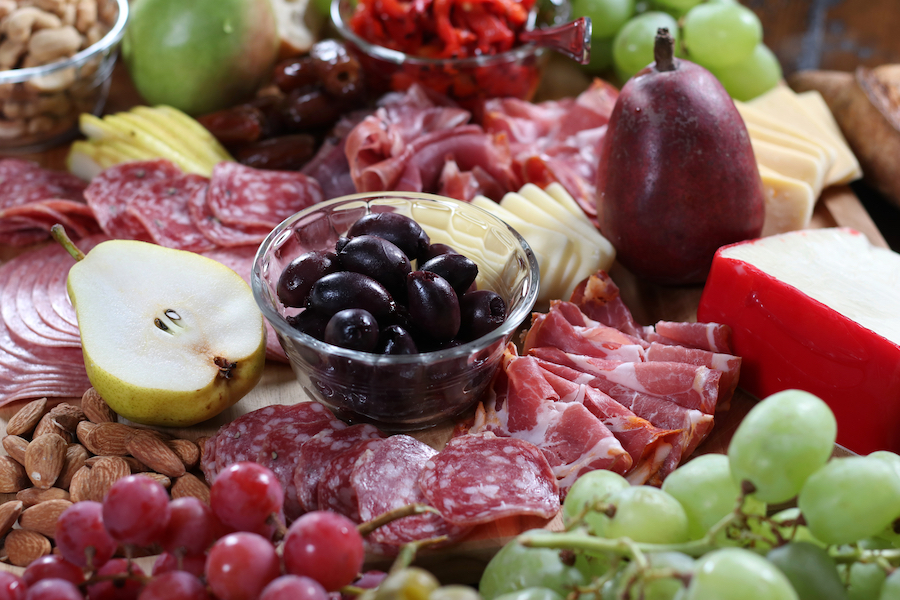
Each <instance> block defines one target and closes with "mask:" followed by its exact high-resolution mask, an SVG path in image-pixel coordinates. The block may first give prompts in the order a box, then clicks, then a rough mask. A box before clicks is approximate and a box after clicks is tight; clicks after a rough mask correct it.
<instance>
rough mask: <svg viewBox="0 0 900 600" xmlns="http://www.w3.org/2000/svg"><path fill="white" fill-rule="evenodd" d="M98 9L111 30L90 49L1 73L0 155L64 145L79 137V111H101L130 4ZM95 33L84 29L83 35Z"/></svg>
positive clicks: (112, 1)
mask: <svg viewBox="0 0 900 600" xmlns="http://www.w3.org/2000/svg"><path fill="white" fill-rule="evenodd" d="M98 5H99V11H98V12H99V16H98V19H103V17H104V16H107V19H106V20H107V21H108V22H107V23H105V25H106V26H108V27H109V29H108V31H106V33H105V34H103V35H102V37H100V39H99V40H97V41H96V42H94V43H93V44H92V45H90V46H89V47H87V48H85V49H84V50H81V51H79V52H78V53H76V54H74V55H73V56H71V57H69V58H66V59H64V60H59V61H56V62H51V63H48V64H44V65H38V66H30V67H27V68H18V69H7V70H0V153H2V154H15V153H26V152H41V151H43V150H46V149H48V148H51V147H53V146H57V145H59V144H62V143H64V142H67V141H69V140H70V139H72V138H74V137H75V136H76V135H77V133H78V116H79V115H80V114H81V113H92V114H99V113H100V112H101V111H102V110H103V106H104V104H106V98H107V96H108V94H109V85H110V79H111V76H112V71H113V66H114V65H115V62H116V57H117V54H118V52H117V49H118V43H119V41H120V40H121V39H122V35H123V33H124V31H125V25H126V24H127V22H128V0H106V3H105V4H104V3H102V2H98ZM107 13H109V14H108V15H107ZM95 33H96V30H94V31H92V30H88V34H85V37H86V38H87V39H90V35H93V34H95ZM96 35H98V36H99V33H96ZM26 60H27V56H26Z"/></svg>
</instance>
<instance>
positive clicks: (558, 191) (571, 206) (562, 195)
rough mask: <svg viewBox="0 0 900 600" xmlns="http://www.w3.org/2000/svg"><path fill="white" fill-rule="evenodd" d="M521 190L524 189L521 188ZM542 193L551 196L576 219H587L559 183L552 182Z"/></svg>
mask: <svg viewBox="0 0 900 600" xmlns="http://www.w3.org/2000/svg"><path fill="white" fill-rule="evenodd" d="M522 189H525V188H524V187H523V188H522ZM544 191H545V192H547V193H548V194H550V195H551V196H553V198H554V199H555V200H556V201H557V202H559V203H560V204H561V205H562V206H563V208H565V209H566V210H567V211H569V212H570V213H572V214H573V215H575V216H576V217H579V218H585V219H586V218H587V215H585V214H584V211H583V210H581V207H580V206H578V202H576V201H575V198H573V197H572V195H571V194H570V193H569V192H567V191H566V188H564V187H563V186H562V184H561V183H558V182H556V181H554V182H553V183H551V184H550V185H548V186H547V187H546V188H544ZM520 192H521V190H520Z"/></svg>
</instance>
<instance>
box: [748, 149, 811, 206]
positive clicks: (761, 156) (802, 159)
mask: <svg viewBox="0 0 900 600" xmlns="http://www.w3.org/2000/svg"><path fill="white" fill-rule="evenodd" d="M750 143H751V144H752V145H753V153H754V154H755V155H756V162H757V163H758V164H760V165H763V166H765V167H768V168H770V169H772V170H773V171H775V172H777V173H780V174H782V175H785V176H786V177H790V178H792V179H799V180H800V181H805V182H806V183H808V184H809V186H810V187H811V188H812V190H813V194H815V196H816V198H818V197H819V194H820V193H821V192H822V183H823V182H824V181H825V173H826V171H825V165H824V162H818V161H816V159H814V158H813V157H812V156H810V155H809V154H804V153H803V152H800V151H799V150H793V149H791V148H785V147H784V146H779V145H778V144H773V143H772V142H766V141H763V140H755V139H753V136H751V137H750Z"/></svg>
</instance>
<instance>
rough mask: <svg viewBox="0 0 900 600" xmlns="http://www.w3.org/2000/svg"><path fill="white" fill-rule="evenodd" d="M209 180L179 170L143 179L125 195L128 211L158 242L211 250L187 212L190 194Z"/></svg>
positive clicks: (181, 248)
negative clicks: (151, 178)
mask: <svg viewBox="0 0 900 600" xmlns="http://www.w3.org/2000/svg"><path fill="white" fill-rule="evenodd" d="M101 175H102V174H101ZM208 183H209V180H208V179H207V178H206V177H203V176H201V175H196V174H193V173H181V172H180V171H179V172H178V174H177V175H173V176H172V177H169V178H166V179H158V180H145V181H144V185H143V186H142V187H141V188H140V190H134V193H133V195H132V196H131V197H129V198H127V199H126V202H127V205H128V206H127V211H128V213H129V214H131V215H133V216H134V217H135V218H136V219H137V220H138V221H140V222H141V224H142V225H143V226H144V228H145V229H146V230H147V232H148V233H149V234H150V237H151V238H152V239H153V242H154V243H156V244H159V245H160V246H166V247H167V248H176V249H178V250H187V251H189V252H203V251H205V250H212V249H213V248H214V247H215V245H214V244H213V243H212V242H210V241H209V240H208V239H206V237H205V236H204V235H203V234H202V233H201V232H200V230H199V229H197V226H196V225H194V222H193V221H192V220H191V215H190V213H189V212H188V200H189V199H190V197H191V195H192V194H193V193H194V192H195V191H196V190H198V189H203V188H205V187H206V186H207V185H208Z"/></svg>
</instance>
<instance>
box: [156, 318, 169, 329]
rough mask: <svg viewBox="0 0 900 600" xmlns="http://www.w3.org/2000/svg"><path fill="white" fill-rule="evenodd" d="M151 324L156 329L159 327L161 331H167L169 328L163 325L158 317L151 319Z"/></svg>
mask: <svg viewBox="0 0 900 600" xmlns="http://www.w3.org/2000/svg"><path fill="white" fill-rule="evenodd" d="M153 324H154V325H156V326H157V327H159V328H160V329H162V330H163V331H168V330H169V326H168V325H166V324H165V323H163V322H162V319H160V318H159V317H157V318H156V319H153Z"/></svg>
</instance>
